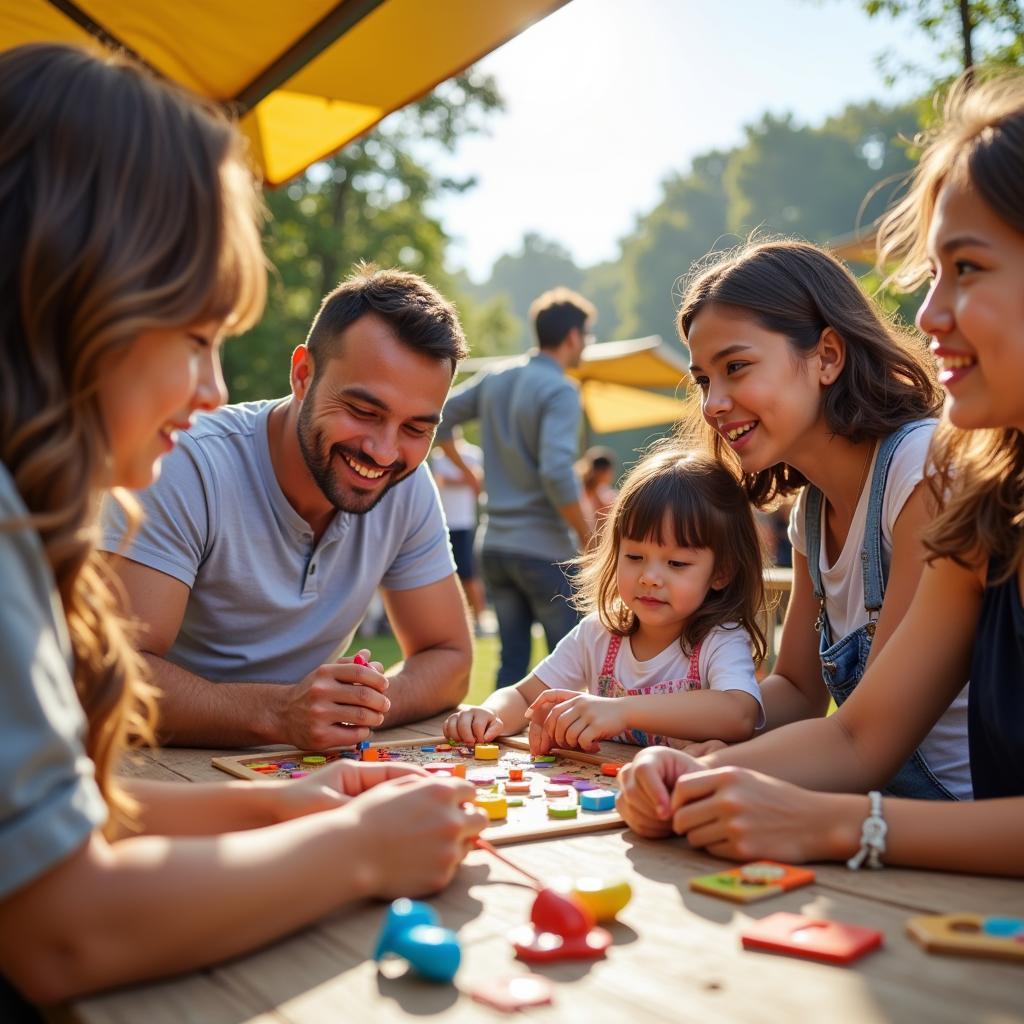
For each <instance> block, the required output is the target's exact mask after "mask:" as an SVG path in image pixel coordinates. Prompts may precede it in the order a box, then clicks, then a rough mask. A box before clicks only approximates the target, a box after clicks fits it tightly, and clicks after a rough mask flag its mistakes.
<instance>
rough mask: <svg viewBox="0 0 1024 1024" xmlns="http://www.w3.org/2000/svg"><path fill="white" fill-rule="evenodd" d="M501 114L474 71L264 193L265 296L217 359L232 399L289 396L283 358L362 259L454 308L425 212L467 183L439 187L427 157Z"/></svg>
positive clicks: (441, 247) (439, 237) (441, 246)
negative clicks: (253, 319)
mask: <svg viewBox="0 0 1024 1024" xmlns="http://www.w3.org/2000/svg"><path fill="white" fill-rule="evenodd" d="M500 106H501V98H500V96H499V94H498V91H497V87H496V86H495V83H494V81H493V79H491V78H490V77H489V76H483V75H480V74H478V73H476V72H473V71H472V70H471V71H470V72H468V73H466V74H464V75H461V76H459V77H457V78H455V79H452V80H451V81H450V82H446V83H445V84H444V85H442V86H440V87H438V88H437V89H436V90H434V92H432V93H431V94H430V95H428V96H426V97H425V98H424V99H422V100H420V101H419V102H418V103H415V104H413V105H412V106H410V107H407V108H405V109H404V110H402V111H401V112H399V113H397V114H393V115H392V116H391V117H389V118H388V119H387V120H386V121H384V122H383V123H382V124H381V125H380V126H379V127H378V128H377V129H375V130H374V131H373V132H371V133H369V134H368V135H366V136H364V137H362V138H361V139H358V140H356V141H355V142H353V143H351V144H350V145H348V146H346V147H345V148H344V149H343V150H341V152H340V153H338V154H337V155H336V156H334V157H331V158H330V159H329V160H324V161H321V162H320V163H317V164H314V165H313V166H312V167H310V168H309V169H308V170H307V171H306V172H305V173H303V174H302V175H300V176H299V177H297V178H295V179H293V180H292V181H291V182H290V183H288V184H287V185H285V186H283V187H282V188H279V189H276V190H274V191H272V192H269V193H268V195H267V197H266V203H267V207H268V210H269V213H270V220H269V222H268V224H267V228H266V231H265V238H264V243H265V249H266V252H267V255H268V257H269V259H270V261H271V263H272V265H273V267H274V271H273V274H272V279H271V288H270V296H269V301H268V304H267V310H266V312H265V314H264V316H263V319H262V320H261V322H260V323H259V324H258V325H257V326H256V327H255V328H254V329H253V330H252V331H250V332H249V333H248V334H247V335H246V337H245V338H244V339H239V340H238V341H236V342H232V343H231V344H229V345H228V346H227V347H226V348H225V358H224V368H225V376H226V378H227V380H228V385H229V390H230V392H231V395H232V398H233V399H234V400H236V401H244V400H247V399H251V398H258V397H266V396H269V395H277V394H283V393H284V392H285V391H286V390H287V387H288V365H289V353H290V352H291V350H292V349H293V348H294V347H295V346H296V345H297V344H299V343H301V342H302V341H303V340H304V338H305V335H306V332H307V330H308V328H309V324H310V321H311V320H312V318H313V315H314V314H315V313H316V310H317V308H318V307H319V304H320V300H321V298H322V297H323V296H324V294H326V292H328V291H330V289H332V288H333V287H334V286H335V285H336V284H337V283H338V281H339V280H341V279H342V278H343V277H344V276H346V275H347V274H348V273H349V271H350V270H351V268H352V267H353V265H354V264H356V263H357V262H358V261H360V260H370V261H372V262H374V263H377V264H378V265H381V266H396V267H403V268H404V269H407V270H412V271H415V272H416V273H420V274H423V275H425V276H426V277H427V278H428V279H429V280H430V281H431V283H433V284H434V285H435V286H437V287H438V288H440V289H441V290H442V291H443V292H445V293H446V294H448V295H450V296H452V297H454V298H456V300H458V299H459V298H460V296H458V295H455V294H454V282H453V281H452V279H451V278H450V276H449V275H448V274H447V272H446V271H445V267H444V257H445V250H446V246H447V242H448V239H447V236H446V235H445V232H444V228H443V227H442V225H441V223H440V222H439V221H438V220H437V219H436V217H434V216H432V215H431V213H430V212H429V204H430V201H431V200H432V199H434V198H435V197H436V196H438V195H439V194H441V193H442V192H446V191H451V190H462V189H466V188H469V187H471V186H472V184H473V182H472V180H471V179H463V180H455V179H451V178H441V177H438V176H437V175H435V174H434V172H433V171H431V170H430V168H429V162H428V160H429V154H430V151H431V150H432V149H437V148H440V149H442V150H451V149H452V148H453V147H454V145H455V143H456V142H457V140H458V139H459V138H461V137H463V136H465V135H469V134H472V133H474V132H477V131H479V130H481V128H482V127H483V126H484V124H485V123H486V118H487V116H488V115H489V114H490V113H491V112H492V111H494V110H496V109H499V108H500ZM459 304H460V309H461V311H462V312H463V314H464V315H467V314H468V318H469V319H473V318H474V317H478V316H483V317H484V318H485V319H486V318H488V317H489V318H490V322H491V323H492V325H494V324H498V323H500V320H501V317H500V315H499V314H498V313H497V312H496V311H494V310H491V311H489V312H488V311H486V310H485V311H476V310H472V311H469V310H468V309H465V308H462V307H463V305H464V304H465V305H466V306H468V304H469V300H468V299H465V300H464V303H459ZM504 330H505V331H506V332H507V330H508V327H507V325H505V327H504Z"/></svg>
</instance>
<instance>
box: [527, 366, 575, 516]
mask: <svg viewBox="0 0 1024 1024" xmlns="http://www.w3.org/2000/svg"><path fill="white" fill-rule="evenodd" d="M537 412H538V415H539V416H540V435H539V445H538V456H539V460H540V464H539V467H538V468H539V473H540V480H541V486H542V487H543V488H544V493H545V494H546V495H547V498H548V501H550V502H551V504H552V505H553V506H554V507H555V508H561V507H562V506H563V505H568V504H570V503H571V502H573V501H577V500H578V499H579V493H580V485H579V481H578V479H577V477H576V459H577V458H578V456H579V446H580V421H581V419H582V416H583V412H582V408H581V406H580V398H579V394H578V393H577V391H576V388H575V387H574V386H573V385H572V384H571V383H570V382H569V381H568V380H565V379H562V380H559V381H558V385H557V388H556V389H555V390H554V392H553V393H552V394H551V395H550V396H549V397H547V398H546V400H543V401H541V402H540V403H538V410H537Z"/></svg>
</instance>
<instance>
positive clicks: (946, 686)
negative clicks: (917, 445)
mask: <svg viewBox="0 0 1024 1024" xmlns="http://www.w3.org/2000/svg"><path fill="white" fill-rule="evenodd" d="M881 237H882V239H883V246H882V257H883V260H885V259H888V258H891V257H893V256H895V255H902V256H903V257H904V263H903V266H902V272H901V274H900V277H899V278H898V280H901V281H902V282H904V283H906V284H908V285H912V284H916V283H919V282H920V281H921V280H922V279H924V278H926V277H930V278H931V288H930V290H929V292H928V295H927V298H926V299H925V301H924V304H923V305H922V306H921V310H920V312H919V313H918V318H917V322H918V325H919V326H920V328H921V330H922V331H923V332H924V333H926V334H928V335H930V336H931V338H932V350H933V351H934V352H935V354H936V356H937V357H938V359H939V362H940V366H941V368H942V373H941V377H940V379H941V380H942V382H943V384H944V385H945V387H946V389H947V390H948V392H949V399H948V404H947V416H948V419H947V420H946V421H944V422H943V424H942V426H941V427H940V429H939V431H938V432H937V433H936V436H935V441H934V445H933V450H932V454H931V458H930V460H929V461H930V465H933V466H934V470H935V475H934V477H933V479H932V480H931V481H930V488H931V490H932V491H933V493H934V496H935V500H936V501H937V502H938V503H939V504H940V509H939V513H938V515H937V517H936V518H935V519H934V521H932V522H931V523H929V524H928V528H927V531H926V533H925V545H926V549H927V554H928V563H927V565H926V567H925V569H924V571H923V573H922V577H921V583H920V586H919V587H918V590H917V593H916V594H915V596H914V599H913V603H912V604H911V606H910V609H909V611H908V612H907V616H906V618H905V620H904V621H903V623H902V624H901V625H900V626H899V628H898V629H897V631H896V632H895V633H894V634H893V636H892V639H891V640H890V642H889V643H888V644H886V646H885V649H884V650H883V651H881V652H880V653H879V655H878V656H877V658H875V659H874V661H873V662H872V664H871V667H870V668H869V669H868V672H867V674H866V675H865V677H864V680H863V682H862V683H861V685H860V686H859V687H858V688H857V691H856V693H854V694H853V696H852V697H851V698H850V699H849V700H848V701H847V702H846V703H845V704H844V705H843V706H842V707H841V708H840V709H839V710H838V711H837V712H836V713H835V714H834V715H832V716H830V717H829V718H825V719H817V720H815V721H809V722H799V723H796V724H794V725H791V726H788V727H787V728H784V729H779V730H776V731H775V732H772V733H770V734H768V735H766V736H763V737H759V738H758V739H756V740H754V741H753V742H752V743H746V744H742V745H740V746H737V747H732V748H730V749H729V750H726V751H720V752H717V753H715V754H712V755H710V756H709V757H707V758H704V759H702V761H699V762H698V761H694V760H693V759H692V758H688V757H686V756H685V755H683V754H680V753H678V752H676V751H668V750H659V751H643V752H641V754H640V755H639V758H638V762H637V763H636V767H635V768H632V769H629V770H627V771H626V772H625V773H624V774H625V779H624V780H623V783H622V785H623V789H622V798H621V801H620V809H621V810H622V812H623V814H624V815H625V817H626V820H627V821H628V822H629V823H630V825H631V826H632V827H633V828H634V829H635V830H637V831H638V832H640V833H642V834H644V835H649V836H654V835H664V834H667V833H669V832H676V833H679V834H680V835H685V836H686V837H687V838H688V839H689V841H690V842H691V843H693V844H694V845H695V846H700V847H706V848H707V849H708V850H710V851H711V852H712V853H716V854H719V855H721V856H725V857H733V858H738V859H750V858H756V857H772V858H776V859H779V860H786V861H804V860H821V859H842V858H848V857H851V855H852V860H851V866H852V865H853V864H859V863H860V862H861V859H862V858H863V857H864V856H867V858H868V859H869V862H870V860H872V859H873V860H874V861H875V862H876V863H879V864H881V863H891V864H905V865H914V866H917V867H922V868H936V869H946V870H960V871H972V872H990V873H994V874H1006V875H1022V874H1024V530H1022V521H1021V510H1022V508H1024V78H1022V77H1021V76H1020V75H1019V74H1013V75H1004V76H1003V77H1002V78H999V79H995V80H992V81H990V82H989V83H987V84H976V85H975V86H973V87H969V84H968V83H965V82H961V83H959V84H958V85H957V86H956V87H955V88H954V89H953V91H952V92H951V94H950V98H949V100H948V101H947V106H946V114H945V126H944V127H943V128H941V129H940V130H939V131H938V133H937V135H936V136H934V137H933V139H932V141H931V142H930V144H929V145H928V146H927V148H926V149H925V151H924V154H923V156H922V158H921V161H920V164H919V165H918V168H917V170H916V171H915V175H914V179H913V183H912V186H911V188H910V191H909V192H908V193H907V196H906V198H905V199H904V200H903V201H902V202H901V203H900V204H899V205H898V206H897V207H896V209H895V210H894V211H893V212H892V214H890V216H889V217H888V218H887V220H886V223H885V225H884V227H883V229H882V234H881ZM968 677H970V680H971V689H970V726H971V730H970V759H971V773H972V777H973V781H974V795H975V801H974V802H964V803H960V804H950V803H927V802H922V801H914V800H882V799H881V797H880V796H879V794H878V793H872V794H871V795H870V798H868V797H864V796H854V795H845V794H853V793H864V792H866V791H867V790H869V789H870V788H871V787H872V786H879V785H881V784H882V783H883V782H884V781H885V780H886V779H887V778H888V777H889V776H890V774H891V772H892V771H893V769H894V768H895V767H896V765H898V764H899V763H900V762H901V761H902V760H903V758H905V757H906V755H907V753H908V751H910V750H912V749H913V748H914V746H915V745H916V744H918V743H919V742H920V740H921V737H923V736H924V735H925V734H926V733H927V732H928V730H929V729H930V728H931V727H932V724H933V723H934V722H935V721H936V720H937V719H938V718H939V716H940V715H941V714H942V712H943V710H944V709H945V707H946V706H947V705H948V703H949V702H950V700H952V699H953V698H954V697H955V696H956V695H957V693H958V692H959V691H960V689H961V687H962V686H963V683H964V680H965V679H967V678H968ZM725 764H732V765H742V766H744V767H743V768H735V767H733V768H716V766H718V765H725ZM755 768H756V769H759V770H760V771H761V772H767V773H770V775H772V776H776V778H769V777H768V775H762V774H759V772H755V771H751V770H749V769H755ZM709 769H712V770H709ZM684 772H686V773H689V774H685V775H684V774H683V773H684ZM680 776H682V777H681V778H680ZM677 779H678V782H677ZM782 779H785V780H787V781H785V782H783V781H780V780H782ZM793 783H796V784H798V785H793ZM798 786H806V787H809V789H811V790H818V791H822V790H831V791H833V792H810V791H809V790H808V789H801V788H798ZM882 824H884V825H885V826H886V829H883V828H882V827H881V826H882ZM865 826H866V827H865Z"/></svg>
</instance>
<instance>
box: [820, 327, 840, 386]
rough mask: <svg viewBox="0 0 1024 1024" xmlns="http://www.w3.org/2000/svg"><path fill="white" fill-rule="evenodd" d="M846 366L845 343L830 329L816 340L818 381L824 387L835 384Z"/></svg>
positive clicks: (826, 329)
mask: <svg viewBox="0 0 1024 1024" xmlns="http://www.w3.org/2000/svg"><path fill="white" fill-rule="evenodd" d="M845 365H846V342H845V341H843V338H842V336H841V335H840V334H839V333H838V332H837V331H835V330H833V329H832V328H831V327H826V328H825V330H823V331H822V332H821V337H820V338H818V380H820V381H821V383H822V384H823V385H825V386H826V387H827V386H828V385H829V384H835V382H836V381H837V380H838V379H839V374H841V373H842V372H843V367H844V366H845Z"/></svg>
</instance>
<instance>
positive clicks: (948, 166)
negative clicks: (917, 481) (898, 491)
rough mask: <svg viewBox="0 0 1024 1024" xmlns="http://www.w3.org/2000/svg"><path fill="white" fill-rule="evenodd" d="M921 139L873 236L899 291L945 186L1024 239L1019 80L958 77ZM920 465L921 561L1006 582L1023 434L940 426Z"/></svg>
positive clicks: (1018, 538)
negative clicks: (994, 568)
mask: <svg viewBox="0 0 1024 1024" xmlns="http://www.w3.org/2000/svg"><path fill="white" fill-rule="evenodd" d="M921 141H922V143H924V145H925V149H924V152H923V153H922V155H921V159H920V161H919V162H918V165H917V167H916V168H915V170H914V172H913V174H912V176H911V179H910V187H909V189H908V191H907V194H906V195H905V196H904V198H903V199H902V200H901V201H900V202H899V203H898V204H897V206H896V207H895V208H894V209H893V210H892V212H891V213H890V214H888V215H887V216H886V218H885V220H884V221H883V223H882V225H881V227H880V229H879V240H880V246H879V261H880V263H881V262H882V261H885V262H888V261H890V260H892V259H894V258H896V257H901V258H902V262H901V264H900V266H899V269H898V270H897V272H896V273H895V274H894V275H893V278H894V280H895V281H896V282H897V283H898V284H902V285H903V286H905V287H913V286H915V285H917V284H919V283H920V282H921V281H922V280H923V279H924V277H925V276H926V274H927V268H928V261H927V240H928V229H929V226H930V224H931V220H932V215H933V214H934V212H935V205H936V202H937V200H938V196H939V192H940V191H941V190H942V188H943V186H944V185H946V184H949V183H953V184H957V185H963V186H968V187H971V188H973V189H974V190H975V191H976V192H977V193H978V195H979V196H980V197H981V199H982V200H983V201H984V202H985V203H987V204H988V206H989V207H990V208H991V209H992V212H993V213H995V214H996V216H997V217H999V218H1000V220H1002V221H1003V222H1004V223H1005V224H1007V225H1008V226H1009V227H1011V228H1013V229H1014V230H1016V231H1019V232H1021V233H1022V234H1024V75H1022V74H1021V73H1020V72H1005V71H1004V72H1002V73H1001V74H1000V75H999V77H996V78H993V79H991V80H989V81H983V82H977V81H975V82H974V83H973V84H972V83H971V82H970V81H968V80H967V79H965V78H961V79H960V80H959V81H958V82H957V83H955V84H954V86H953V87H952V88H951V89H950V91H949V94H948V96H947V98H946V103H945V109H944V113H943V119H942V123H941V125H940V126H939V128H938V129H937V130H936V131H934V132H933V133H932V134H931V135H930V136H924V137H922V139H921ZM1022 286H1024V285H1022ZM1021 387H1024V382H1021ZM929 462H930V466H931V469H932V470H933V473H932V475H931V476H930V477H929V485H930V487H931V490H932V493H933V495H934V497H935V499H936V501H937V502H938V503H939V506H940V512H939V514H938V516H937V517H936V518H935V519H934V520H933V521H932V522H931V523H930V524H929V525H928V528H927V529H926V531H925V533H924V537H923V540H924V544H925V547H926V548H927V549H928V552H929V559H934V558H952V559H953V560H954V561H956V562H959V563H960V564H961V565H977V564H980V563H981V562H983V561H984V560H985V559H986V558H991V559H993V560H994V561H995V562H996V563H997V564H998V566H999V572H998V573H997V579H999V580H1001V581H1005V580H1006V579H1009V577H1010V576H1011V575H1013V573H1014V572H1015V571H1016V569H1017V567H1018V566H1019V565H1020V563H1021V560H1022V559H1024V435H1022V434H1021V432H1020V431H1019V430H1017V429H1015V428H1013V427H1009V426H1006V427H999V428H992V429H987V430H961V429H959V428H957V427H955V426H953V425H952V424H951V423H949V422H948V421H945V420H944V421H943V422H942V423H941V424H940V425H939V429H938V430H937V431H936V432H935V435H934V437H933V438H932V445H931V450H930V453H929Z"/></svg>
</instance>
